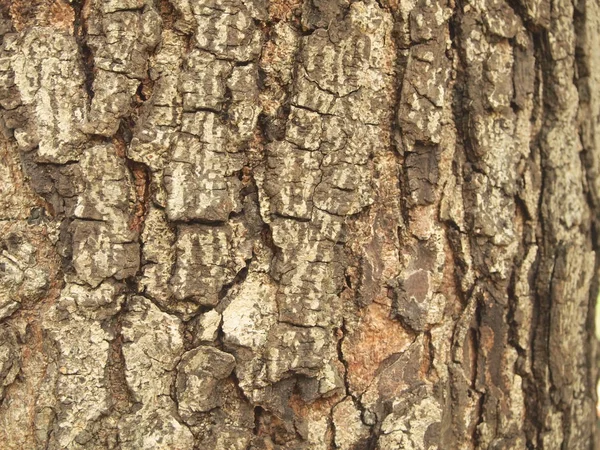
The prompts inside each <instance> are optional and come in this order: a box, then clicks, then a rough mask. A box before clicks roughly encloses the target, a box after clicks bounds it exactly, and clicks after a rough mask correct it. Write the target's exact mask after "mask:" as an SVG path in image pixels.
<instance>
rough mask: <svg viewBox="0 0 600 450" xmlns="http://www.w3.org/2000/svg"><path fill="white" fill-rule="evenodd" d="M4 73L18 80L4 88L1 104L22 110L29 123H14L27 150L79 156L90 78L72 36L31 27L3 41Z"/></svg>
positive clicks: (56, 158)
mask: <svg viewBox="0 0 600 450" xmlns="http://www.w3.org/2000/svg"><path fill="white" fill-rule="evenodd" d="M3 53H4V55H5V58H6V59H5V62H7V63H8V62H9V61H10V63H9V64H10V69H9V70H7V71H6V72H5V73H6V74H7V76H8V77H9V78H8V79H7V81H8V80H11V79H12V82H13V83H14V85H13V86H14V87H13V86H10V85H8V86H6V88H8V89H7V90H6V91H4V95H6V96H7V97H4V95H3V96H2V97H3V100H2V106H3V108H6V109H11V110H13V109H15V108H18V110H19V111H20V115H21V116H23V117H24V116H27V118H28V120H27V121H26V122H21V123H14V124H13V125H11V124H9V125H8V126H9V127H10V128H15V130H14V137H15V140H16V141H17V143H18V144H19V147H20V148H21V149H22V150H25V151H27V150H32V149H34V148H36V147H37V151H36V159H37V160H38V161H40V162H49V163H57V164H64V163H66V162H68V161H73V160H77V159H78V157H79V155H80V154H81V151H82V148H83V144H84V143H85V135H84V134H83V133H82V132H81V131H80V126H81V123H82V121H83V120H84V119H85V114H86V112H85V102H86V99H85V95H84V82H85V76H84V73H83V68H82V66H81V62H80V59H79V54H78V48H77V43H76V41H75V38H74V37H73V36H70V35H67V34H63V33H61V32H57V31H56V30H55V29H53V28H32V29H31V30H29V31H28V32H27V33H24V34H23V35H21V36H16V35H12V36H7V38H5V40H4V45H3Z"/></svg>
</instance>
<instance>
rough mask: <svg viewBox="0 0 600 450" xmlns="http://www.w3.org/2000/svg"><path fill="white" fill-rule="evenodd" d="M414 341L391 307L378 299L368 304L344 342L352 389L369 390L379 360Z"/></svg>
mask: <svg viewBox="0 0 600 450" xmlns="http://www.w3.org/2000/svg"><path fill="white" fill-rule="evenodd" d="M412 341H413V336H412V335H411V334H410V333H409V332H408V331H406V330H405V329H404V328H403V327H402V325H400V323H399V322H397V321H395V320H393V319H391V318H390V309H389V307H387V306H384V305H379V304H377V303H372V304H370V305H369V306H367V307H366V308H365V309H364V313H363V315H362V317H361V319H360V321H359V323H358V325H357V327H356V328H355V329H353V330H351V331H350V332H349V334H348V336H347V337H346V339H345V340H344V343H343V345H342V351H343V354H344V358H345V359H346V361H347V362H348V381H349V383H350V387H351V389H352V390H354V391H356V392H363V391H364V390H366V389H367V387H368V386H369V385H370V383H371V382H372V380H373V378H374V377H375V374H376V372H377V370H378V368H379V366H380V364H381V363H382V362H383V361H384V360H386V359H387V358H389V357H390V356H391V355H393V354H395V353H401V352H403V351H404V350H405V349H406V348H407V347H408V346H409V345H410V343H411V342H412Z"/></svg>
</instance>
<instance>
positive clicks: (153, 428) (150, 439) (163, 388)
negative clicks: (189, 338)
mask: <svg viewBox="0 0 600 450" xmlns="http://www.w3.org/2000/svg"><path fill="white" fill-rule="evenodd" d="M180 326H181V321H180V320H179V319H177V318H176V317H174V316H171V315H169V314H167V313H163V312H162V311H160V310H159V309H158V308H157V307H156V306H154V305H153V304H152V302H150V301H149V300H147V299H145V298H143V297H139V296H136V297H132V298H130V299H129V300H128V302H127V313H126V314H125V316H124V318H123V328H122V333H123V356H124V357H125V377H126V380H127V384H128V386H129V389H130V391H131V393H132V395H133V397H134V400H135V402H136V403H138V404H139V409H138V408H136V409H135V410H134V411H135V412H133V413H132V414H130V415H127V416H125V417H124V418H123V419H122V420H121V421H120V422H119V438H120V439H119V440H120V442H121V447H122V448H124V449H132V450H133V449H138V448H160V449H167V448H185V449H187V448H192V446H193V442H194V440H193V436H192V433H191V432H190V430H189V429H188V428H187V427H186V426H185V425H184V424H182V423H180V422H179V419H178V415H177V412H176V404H175V402H174V401H173V400H172V399H171V397H170V393H171V386H172V383H173V375H174V371H175V369H176V366H177V363H178V362H179V359H180V357H181V355H182V353H183V340H182V337H181V332H180ZM150 380H152V381H151V382H150Z"/></svg>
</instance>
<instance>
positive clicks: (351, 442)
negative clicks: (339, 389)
mask: <svg viewBox="0 0 600 450" xmlns="http://www.w3.org/2000/svg"><path fill="white" fill-rule="evenodd" d="M331 414H332V417H333V425H334V427H335V445H336V447H337V448H339V449H340V450H352V449H355V448H357V447H360V446H361V445H363V446H365V445H367V442H368V439H369V436H370V429H369V427H368V426H367V425H365V424H364V423H363V421H362V419H361V414H360V410H359V409H358V408H357V407H356V406H355V405H354V402H353V400H352V398H351V397H346V398H345V399H344V400H343V401H341V402H340V403H338V404H337V405H335V406H334V407H333V410H332V413H331Z"/></svg>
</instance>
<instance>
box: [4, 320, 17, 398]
mask: <svg viewBox="0 0 600 450" xmlns="http://www.w3.org/2000/svg"><path fill="white" fill-rule="evenodd" d="M20 369H21V357H20V355H19V353H18V344H17V339H16V336H15V334H14V332H12V331H11V330H10V329H9V328H8V327H3V328H1V329H0V400H4V390H5V389H6V387H7V386H10V385H11V384H12V382H13V381H15V379H16V378H17V375H18V374H19V371H20Z"/></svg>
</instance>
